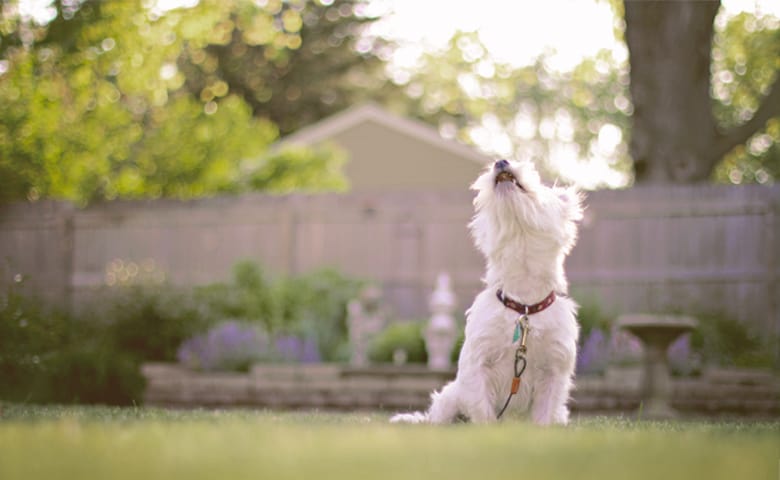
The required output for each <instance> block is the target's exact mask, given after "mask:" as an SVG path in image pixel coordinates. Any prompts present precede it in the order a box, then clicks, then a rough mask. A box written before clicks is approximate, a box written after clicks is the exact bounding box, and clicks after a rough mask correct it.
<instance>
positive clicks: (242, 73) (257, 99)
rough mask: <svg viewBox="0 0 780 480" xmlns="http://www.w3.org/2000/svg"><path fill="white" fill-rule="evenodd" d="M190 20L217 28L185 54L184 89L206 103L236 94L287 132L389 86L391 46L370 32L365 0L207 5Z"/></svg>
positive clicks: (219, 1)
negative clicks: (198, 19)
mask: <svg viewBox="0 0 780 480" xmlns="http://www.w3.org/2000/svg"><path fill="white" fill-rule="evenodd" d="M189 15H194V16H196V17H198V16H200V17H205V16H206V15H208V16H210V17H212V18H213V19H214V20H213V26H214V28H213V30H212V31H210V32H208V33H207V34H206V35H201V36H198V37H195V36H190V38H189V39H188V42H187V43H186V45H185V48H184V49H183V51H182V53H181V55H180V57H179V61H178V66H179V68H180V69H181V71H182V73H183V74H184V77H185V78H186V81H185V83H184V89H186V90H188V91H189V92H190V93H191V94H192V95H194V96H195V97H197V98H200V99H201V100H203V101H210V100H211V98H213V97H215V96H217V95H218V92H219V91H223V90H225V89H228V90H229V91H231V92H235V93H236V94H238V95H240V96H241V97H242V98H243V99H244V101H245V102H246V103H247V104H248V105H250V106H251V108H252V111H253V112H254V115H255V116H256V117H259V118H268V119H270V120H271V121H273V122H274V123H275V124H276V125H278V126H279V129H280V131H281V132H282V134H287V133H290V132H293V131H295V130H297V129H299V128H301V127H303V126H305V125H308V124H310V123H313V122H315V121H317V120H319V119H321V118H324V117H326V116H328V115H331V114H333V113H335V112H338V111H340V110H343V109H344V108H346V107H348V106H351V105H352V104H354V103H356V102H360V101H361V100H365V99H367V98H369V97H371V96H374V95H375V94H376V92H377V91H380V90H382V89H384V88H386V87H385V84H386V81H385V74H384V71H383V69H384V66H385V64H384V61H383V60H382V58H380V57H384V56H386V55H387V53H388V52H387V50H388V49H390V48H391V46H390V45H389V44H388V41H386V40H384V39H382V38H378V37H369V36H367V35H364V33H365V32H366V30H367V28H368V27H369V26H370V25H371V24H372V23H373V22H374V21H376V20H377V18H376V17H373V16H371V15H370V13H369V3H368V2H367V1H366V0H327V1H323V0H316V1H315V0H296V1H280V0H270V1H267V2H250V1H246V0H230V1H224V0H204V1H201V2H199V4H198V5H197V6H196V7H195V8H193V9H191V10H190V11H189V12H188V16H189Z"/></svg>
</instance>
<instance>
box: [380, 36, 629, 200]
mask: <svg viewBox="0 0 780 480" xmlns="http://www.w3.org/2000/svg"><path fill="white" fill-rule="evenodd" d="M549 57H550V54H549V53H547V54H543V55H541V56H540V57H539V58H538V59H537V61H536V62H535V63H534V64H533V65H529V66H526V67H521V68H515V67H513V66H511V65H509V64H506V63H502V62H499V61H496V60H495V59H493V58H492V57H491V56H490V54H489V53H488V51H487V49H486V48H485V47H484V45H483V44H482V42H481V41H480V39H479V36H478V35H477V34H476V33H462V32H460V33H457V34H456V35H455V36H453V37H452V39H451V40H450V42H449V44H448V45H447V47H446V48H445V49H444V51H437V52H431V53H428V54H425V55H423V56H422V58H421V59H420V60H419V62H418V63H417V65H415V66H414V67H413V68H410V69H408V70H401V71H400V73H399V74H398V75H396V78H395V81H396V82H398V83H399V84H400V85H401V87H402V88H403V89H404V92H405V93H406V96H407V97H408V99H407V100H406V104H405V105H403V107H402V108H405V109H406V110H407V111H409V112H410V113H411V114H413V115H415V116H417V117H419V118H421V119H424V120H426V121H428V122H431V123H433V124H435V125H438V127H439V129H440V131H441V132H442V133H443V134H444V135H445V136H450V137H455V138H458V139H459V140H461V141H464V142H466V143H471V144H477V145H479V146H480V147H482V148H486V149H488V150H489V153H491V154H494V155H498V156H503V157H514V158H525V159H529V160H533V161H535V162H536V163H537V164H539V166H540V167H542V168H543V169H544V170H546V172H547V173H548V174H552V173H556V174H560V175H562V176H563V177H564V178H567V177H566V171H565V170H564V169H563V164H562V163H561V162H566V161H572V160H574V161H576V159H577V158H582V159H584V160H583V161H585V162H589V161H591V160H594V159H597V158H598V159H604V158H605V159H607V160H608V161H609V163H610V164H611V165H612V168H613V169H614V170H615V172H617V173H618V174H621V172H622V174H623V175H624V174H625V173H626V172H627V171H628V170H629V168H630V163H629V161H628V157H627V151H626V148H625V146H624V145H623V144H622V143H621V142H620V139H621V138H625V131H626V128H627V126H628V115H629V114H630V113H631V104H630V102H629V100H628V93H627V90H626V85H627V79H628V70H627V65H626V64H625V62H619V61H618V60H617V59H615V58H614V57H613V56H612V55H611V54H610V53H609V52H606V51H604V52H601V53H600V54H599V55H598V56H597V57H596V58H591V59H586V60H584V61H583V62H582V63H581V64H580V65H578V66H577V67H576V68H575V69H574V70H573V71H571V72H559V71H555V70H553V69H552V67H551V66H550V65H549ZM391 103H392V102H391ZM621 132H622V133H621ZM600 135H601V137H606V136H608V135H609V136H611V137H612V139H613V141H612V142H611V143H610V142H605V141H602V142H601V143H599V136H600ZM615 140H616V141H615ZM618 176H620V175H618ZM567 179H568V180H571V181H576V180H577V179H575V178H567ZM624 181H625V180H623V182H624ZM608 182H609V184H612V185H614V184H617V183H619V182H620V180H619V179H616V178H615V174H614V173H613V178H611V179H609V180H608ZM616 182H617V183H616ZM589 186H590V187H596V186H599V185H595V184H594V185H589Z"/></svg>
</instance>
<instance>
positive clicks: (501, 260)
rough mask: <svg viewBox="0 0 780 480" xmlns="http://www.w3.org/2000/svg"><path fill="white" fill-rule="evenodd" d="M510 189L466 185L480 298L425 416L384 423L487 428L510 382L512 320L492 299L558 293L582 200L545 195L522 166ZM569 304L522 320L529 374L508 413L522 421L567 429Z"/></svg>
mask: <svg viewBox="0 0 780 480" xmlns="http://www.w3.org/2000/svg"><path fill="white" fill-rule="evenodd" d="M509 170H510V171H511V172H512V173H513V174H514V176H515V178H516V179H517V181H518V182H519V183H520V185H522V187H523V189H525V190H523V189H521V188H519V187H518V186H516V185H514V184H512V183H511V182H501V183H499V184H495V179H496V175H497V172H496V170H495V169H494V168H493V167H492V166H491V167H490V168H489V169H488V170H486V171H485V172H484V173H483V174H482V175H481V176H480V177H479V178H478V179H477V180H476V182H474V184H473V185H472V189H474V190H476V191H477V196H476V198H475V199H474V207H475V210H476V214H475V216H474V218H473V220H472V222H471V224H470V225H469V226H470V228H471V232H472V235H473V237H474V242H475V244H476V246H477V248H478V249H479V250H480V251H481V252H482V253H483V254H484V255H485V258H486V260H487V273H486V275H485V278H484V279H483V281H484V283H485V289H484V290H483V291H482V292H481V293H480V294H479V295H477V297H476V299H475V300H474V303H473V304H472V306H471V308H469V310H468V311H467V312H466V338H465V342H464V344H463V348H462V350H461V352H460V358H459V359H458V373H457V377H456V378H455V380H453V381H452V382H450V383H448V384H447V385H445V386H444V387H443V388H442V389H441V390H440V391H438V392H434V393H433V394H432V395H431V399H432V404H431V407H430V409H429V410H428V411H427V412H415V413H402V414H398V415H395V416H394V417H393V418H392V419H391V421H392V422H409V423H450V422H452V421H454V420H455V419H456V418H457V417H459V416H465V417H467V418H468V419H469V420H470V421H472V422H476V423H489V422H495V421H496V417H497V413H498V412H499V411H500V409H501V407H502V406H503V405H504V402H505V401H506V399H507V397H508V395H509V392H510V388H511V383H512V376H513V363H514V354H515V350H516V348H517V346H516V344H513V343H512V335H513V332H514V327H515V322H516V320H517V318H518V314H517V313H516V312H514V311H513V310H510V309H508V308H506V307H505V306H504V305H503V304H502V303H501V302H499V300H498V299H497V298H496V291H497V290H498V289H499V288H500V289H503V291H504V292H505V294H506V295H508V296H509V297H510V298H512V299H514V300H515V301H517V302H520V303H523V304H527V305H531V304H535V303H538V302H540V301H541V300H542V299H544V298H545V297H546V296H547V295H548V294H549V293H550V292H551V291H555V292H558V293H560V294H565V293H566V291H567V282H566V276H565V274H564V270H563V261H564V258H565V256H566V255H567V254H568V253H569V251H570V250H571V248H572V247H573V246H574V242H575V241H576V237H577V224H576V222H577V221H578V220H580V219H581V218H582V207H581V198H580V196H579V194H578V193H576V192H575V191H574V190H571V189H564V188H559V187H547V186H545V185H543V184H542V183H541V181H540V179H539V175H538V173H537V172H536V170H535V169H534V167H533V165H532V164H531V163H529V162H512V163H510V166H509ZM576 312H577V305H576V304H575V303H574V302H573V301H572V300H571V299H569V298H568V297H565V296H562V295H559V296H558V298H557V299H556V300H555V302H554V303H553V304H552V305H551V306H550V307H548V308H547V309H545V310H543V311H542V312H539V313H537V314H534V315H530V316H529V321H530V332H529V336H528V341H527V347H528V352H527V361H528V367H527V368H526V370H525V372H524V373H523V375H522V380H521V386H520V391H519V392H518V393H517V395H515V396H514V397H512V400H511V403H510V405H509V409H508V410H507V412H510V411H516V412H517V411H519V412H528V413H530V417H531V419H532V420H533V421H534V422H535V423H537V424H542V425H548V424H554V423H555V424H566V423H567V422H568V419H569V410H568V407H567V406H566V404H567V402H568V399H569V392H570V390H571V389H572V387H573V376H574V365H575V358H576V350H577V335H578V332H579V327H578V325H577V321H576V317H575V315H576Z"/></svg>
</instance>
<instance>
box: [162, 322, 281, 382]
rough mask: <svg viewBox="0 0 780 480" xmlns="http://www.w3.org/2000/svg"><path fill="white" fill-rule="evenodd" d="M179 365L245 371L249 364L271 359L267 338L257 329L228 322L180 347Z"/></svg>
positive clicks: (199, 368) (247, 369)
mask: <svg viewBox="0 0 780 480" xmlns="http://www.w3.org/2000/svg"><path fill="white" fill-rule="evenodd" d="M177 357H178V359H179V362H180V363H182V364H184V365H185V366H187V367H189V368H192V369H196V370H233V371H240V372H247V371H249V368H250V367H251V366H252V364H254V363H256V362H259V361H263V360H268V359H270V345H269V342H268V338H267V337H266V336H265V334H264V333H263V332H262V331H261V330H260V329H259V328H258V327H257V326H256V325H254V326H252V325H242V324H240V323H238V322H234V321H228V322H223V323H220V324H218V325H215V326H214V327H212V328H211V329H210V330H209V331H208V332H206V333H204V334H200V335H196V336H194V337H192V338H190V339H188V340H186V341H185V342H184V343H182V344H181V346H180V347H179V350H178V354H177Z"/></svg>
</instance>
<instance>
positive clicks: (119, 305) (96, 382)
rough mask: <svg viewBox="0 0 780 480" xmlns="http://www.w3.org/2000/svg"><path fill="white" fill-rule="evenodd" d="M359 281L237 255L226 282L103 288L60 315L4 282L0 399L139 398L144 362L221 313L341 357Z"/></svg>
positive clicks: (170, 352)
mask: <svg viewBox="0 0 780 480" xmlns="http://www.w3.org/2000/svg"><path fill="white" fill-rule="evenodd" d="M361 285H362V282H361V281H359V280H355V279H351V278H348V277H346V276H344V275H341V274H339V273H338V272H335V271H333V270H320V271H314V272H311V273H308V274H304V275H299V276H295V277H289V278H276V279H272V278H271V277H270V276H269V275H267V274H266V273H265V272H264V271H263V270H262V268H261V267H260V266H258V265H256V264H253V263H251V262H243V263H239V264H238V265H236V267H235V272H234V279H233V281H232V282H230V283H226V284H214V285H210V286H206V287H199V288H195V289H193V290H183V289H176V288H174V287H172V286H170V285H167V284H149V285H144V284H140V283H139V284H127V285H122V286H117V287H111V288H105V289H102V290H100V291H98V292H96V293H95V294H94V298H93V299H92V300H91V301H89V302H87V303H86V304H84V305H82V306H81V307H80V308H79V310H78V311H77V312H74V313H72V314H67V313H64V312H60V311H57V310H55V309H51V308H48V307H47V306H46V305H45V304H43V303H42V302H40V301H39V300H37V299H34V298H28V297H26V296H24V295H22V294H21V293H19V288H18V287H19V286H20V285H19V284H11V285H10V286H9V288H8V289H7V290H6V291H4V292H2V293H0V378H2V379H3V380H2V382H0V399H3V400H11V401H19V402H21V401H24V402H33V403H52V402H54V403H104V404H109V405H130V404H140V403H141V402H142V394H143V388H144V380H143V378H142V376H141V372H140V366H141V364H142V363H143V362H150V361H161V362H176V361H177V351H178V349H179V347H180V346H181V344H182V343H183V342H184V341H185V340H187V339H190V338H192V337H194V336H196V335H199V334H203V333H205V332H206V331H208V330H209V328H211V327H214V326H215V325H218V324H220V323H221V322H225V321H227V320H239V321H244V322H247V323H248V324H250V325H255V326H257V327H260V330H261V331H262V333H263V334H268V335H269V336H271V337H272V338H279V337H290V336H292V337H296V338H299V339H301V340H307V341H311V342H314V343H316V346H317V349H318V350H319V355H320V356H321V358H322V359H323V360H325V361H342V360H346V359H347V358H348V356H349V345H348V340H347V327H346V304H347V302H348V301H349V300H351V299H352V298H355V297H356V296H357V294H358V291H359V290H360V287H361Z"/></svg>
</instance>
